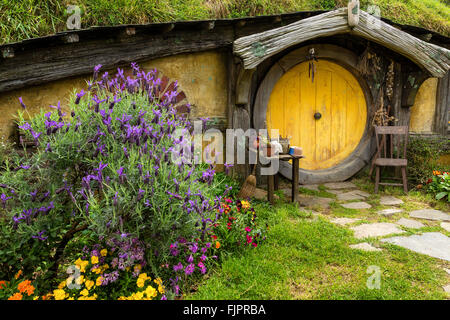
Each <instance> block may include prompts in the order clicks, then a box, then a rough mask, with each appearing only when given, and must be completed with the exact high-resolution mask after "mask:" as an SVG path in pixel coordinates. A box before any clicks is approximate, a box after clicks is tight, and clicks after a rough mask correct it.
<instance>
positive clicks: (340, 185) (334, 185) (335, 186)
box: [324, 182, 356, 190]
mask: <svg viewBox="0 0 450 320" xmlns="http://www.w3.org/2000/svg"><path fill="white" fill-rule="evenodd" d="M324 186H325V188H327V189H332V190H339V189H355V188H356V186H355V185H354V184H353V183H352V182H330V183H325V184H324Z"/></svg>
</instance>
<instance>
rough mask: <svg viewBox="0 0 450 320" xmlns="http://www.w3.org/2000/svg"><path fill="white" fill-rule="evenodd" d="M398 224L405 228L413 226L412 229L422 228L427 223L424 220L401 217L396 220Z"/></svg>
mask: <svg viewBox="0 0 450 320" xmlns="http://www.w3.org/2000/svg"><path fill="white" fill-rule="evenodd" d="M396 224H398V225H401V226H403V227H405V228H411V229H420V228H423V227H425V225H424V224H423V223H422V222H419V221H416V220H412V219H405V218H401V219H400V220H398V221H397V222H396Z"/></svg>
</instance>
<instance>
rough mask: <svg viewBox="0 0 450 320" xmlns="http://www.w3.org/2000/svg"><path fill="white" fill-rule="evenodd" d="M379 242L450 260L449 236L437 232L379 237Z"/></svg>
mask: <svg viewBox="0 0 450 320" xmlns="http://www.w3.org/2000/svg"><path fill="white" fill-rule="evenodd" d="M381 242H386V243H391V244H395V245H397V246H400V247H403V248H406V249H409V250H412V251H415V252H418V253H422V254H426V255H428V256H431V257H434V258H439V259H443V260H446V261H450V238H449V237H447V236H445V235H443V234H442V233H439V232H428V233H424V234H421V235H417V234H415V235H412V236H409V237H393V238H388V239H381Z"/></svg>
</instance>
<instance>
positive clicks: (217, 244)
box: [216, 241, 220, 249]
mask: <svg viewBox="0 0 450 320" xmlns="http://www.w3.org/2000/svg"><path fill="white" fill-rule="evenodd" d="M219 248H220V242H219V241H216V249H219Z"/></svg>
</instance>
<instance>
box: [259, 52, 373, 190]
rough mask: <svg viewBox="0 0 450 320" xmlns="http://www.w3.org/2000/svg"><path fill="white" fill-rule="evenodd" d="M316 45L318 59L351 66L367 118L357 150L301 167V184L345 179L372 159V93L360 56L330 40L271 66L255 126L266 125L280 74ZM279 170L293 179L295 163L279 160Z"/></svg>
mask: <svg viewBox="0 0 450 320" xmlns="http://www.w3.org/2000/svg"><path fill="white" fill-rule="evenodd" d="M310 48H314V49H315V51H316V56H317V57H318V59H325V60H329V61H331V62H334V63H336V64H338V65H340V66H342V67H344V68H345V69H346V70H348V71H349V72H350V73H351V74H352V75H353V76H354V77H355V78H356V80H357V81H358V83H359V84H360V86H361V89H362V91H363V93H364V97H365V99H366V107H367V119H366V128H365V130H364V134H363V137H362V138H361V141H360V143H359V144H358V146H357V147H356V148H355V150H354V151H353V152H352V153H351V154H350V155H349V156H348V157H347V158H346V159H345V160H344V161H342V162H341V163H340V164H338V165H337V166H334V167H331V168H328V169H325V170H317V171H310V170H304V169H300V183H301V184H316V183H325V182H338V181H345V180H347V179H349V178H351V177H352V176H353V175H355V174H356V173H358V172H359V171H360V170H361V169H363V168H364V167H365V166H366V165H367V164H368V163H369V162H370V159H371V156H372V153H373V148H372V139H371V136H370V135H369V129H370V121H369V118H370V112H369V111H370V110H369V106H370V105H371V101H372V95H371V93H370V90H369V86H368V85H367V82H366V81H365V80H364V79H363V77H362V76H361V75H360V74H359V72H358V71H357V63H358V56H357V55H356V54H354V53H353V52H351V51H350V50H348V49H345V48H342V47H339V46H335V45H327V44H318V45H309V46H305V47H302V48H300V49H297V50H294V51H292V52H290V53H288V54H287V55H285V56H284V57H283V58H281V59H280V60H279V61H277V62H276V63H275V64H274V65H273V66H272V67H271V69H270V70H269V72H268V73H267V75H266V76H265V77H264V80H263V81H262V82H261V84H260V86H259V88H258V91H257V94H256V99H255V105H254V108H253V124H254V127H255V129H257V130H259V129H267V122H266V114H267V106H268V104H269V99H270V95H271V93H272V90H273V88H274V86H275V84H276V83H277V82H278V80H280V78H281V77H282V76H283V75H284V74H285V73H286V72H288V71H289V70H290V69H292V68H293V67H294V66H296V65H298V64H299V63H302V62H305V61H306V60H307V59H306V56H307V55H308V52H309V49H310ZM280 173H281V174H282V175H283V176H285V177H286V178H288V179H292V166H291V165H290V164H289V163H288V162H284V161H280Z"/></svg>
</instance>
